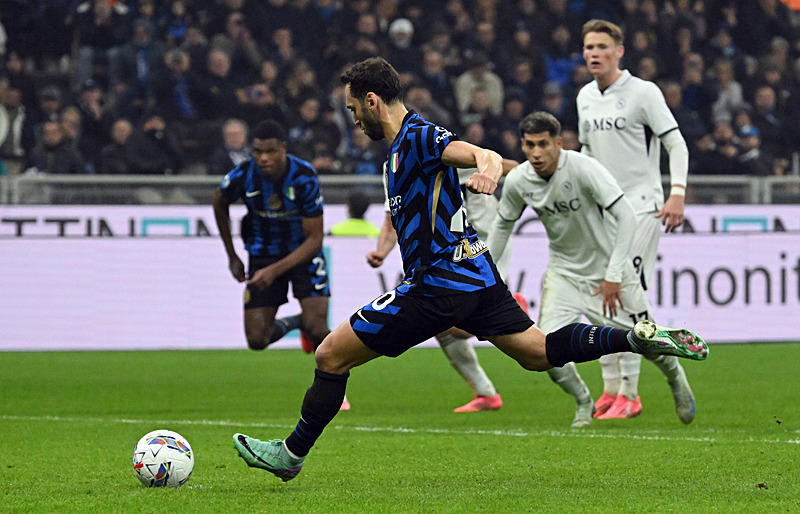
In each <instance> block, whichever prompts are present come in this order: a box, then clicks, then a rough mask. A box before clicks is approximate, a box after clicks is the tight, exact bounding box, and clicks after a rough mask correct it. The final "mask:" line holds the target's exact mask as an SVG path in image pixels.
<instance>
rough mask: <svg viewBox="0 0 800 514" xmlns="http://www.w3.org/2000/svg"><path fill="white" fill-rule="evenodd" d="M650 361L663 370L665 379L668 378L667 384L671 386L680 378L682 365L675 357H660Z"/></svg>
mask: <svg viewBox="0 0 800 514" xmlns="http://www.w3.org/2000/svg"><path fill="white" fill-rule="evenodd" d="M648 360H649V361H650V362H652V363H653V364H655V365H656V367H657V368H658V369H660V370H661V373H663V374H664V377H666V379H667V382H669V383H670V384H671V383H672V382H674V381H675V379H676V378H678V373H679V371H678V370H679V369H680V367H681V365H680V363H679V362H678V358H677V357H675V356H674V355H659V356H658V357H656V358H654V359H648Z"/></svg>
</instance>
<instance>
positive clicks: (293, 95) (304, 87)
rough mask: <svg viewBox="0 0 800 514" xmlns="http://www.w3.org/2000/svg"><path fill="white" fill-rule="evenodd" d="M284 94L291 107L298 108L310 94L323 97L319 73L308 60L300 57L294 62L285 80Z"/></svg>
mask: <svg viewBox="0 0 800 514" xmlns="http://www.w3.org/2000/svg"><path fill="white" fill-rule="evenodd" d="M283 96H284V100H285V101H286V104H287V106H288V107H289V108H290V109H296V108H297V107H298V106H299V105H300V104H301V103H302V102H303V100H305V99H306V98H308V97H309V96H315V97H317V98H321V97H322V89H321V88H320V87H319V85H318V84H317V74H316V73H315V72H314V68H312V67H311V66H310V65H309V63H308V61H306V60H304V59H298V60H297V61H295V62H294V63H292V66H291V67H290V68H289V71H288V74H287V76H286V80H284V82H283Z"/></svg>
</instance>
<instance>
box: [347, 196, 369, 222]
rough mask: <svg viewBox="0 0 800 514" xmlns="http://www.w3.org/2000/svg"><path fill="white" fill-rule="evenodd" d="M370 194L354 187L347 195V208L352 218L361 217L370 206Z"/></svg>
mask: <svg viewBox="0 0 800 514" xmlns="http://www.w3.org/2000/svg"><path fill="white" fill-rule="evenodd" d="M369 204H370V201H369V196H367V194H366V193H365V192H364V191H361V190H360V189H353V190H351V191H350V194H348V195H347V208H348V210H349V211H350V217H351V218H357V219H361V218H363V217H364V213H365V212H367V209H368V208H369Z"/></svg>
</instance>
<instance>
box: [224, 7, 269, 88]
mask: <svg viewBox="0 0 800 514" xmlns="http://www.w3.org/2000/svg"><path fill="white" fill-rule="evenodd" d="M211 48H216V49H219V50H222V51H223V52H225V53H226V54H228V55H229V56H230V59H231V69H232V70H233V73H234V76H235V78H234V81H236V82H248V81H252V80H254V79H255V78H256V77H257V76H258V73H259V71H260V67H261V62H262V61H263V60H264V57H263V55H262V53H261V49H260V48H259V46H258V42H257V41H256V40H255V38H253V36H252V35H251V33H250V29H248V28H247V24H246V22H245V18H244V14H242V13H241V12H240V11H233V12H231V13H230V14H228V19H227V22H226V23H225V32H221V33H219V34H215V35H214V36H213V37H212V38H211Z"/></svg>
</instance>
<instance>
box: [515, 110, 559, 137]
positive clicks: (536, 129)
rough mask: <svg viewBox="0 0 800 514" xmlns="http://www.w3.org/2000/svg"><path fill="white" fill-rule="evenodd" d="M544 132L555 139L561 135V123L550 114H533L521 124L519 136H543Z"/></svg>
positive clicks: (526, 117) (539, 112) (541, 112)
mask: <svg viewBox="0 0 800 514" xmlns="http://www.w3.org/2000/svg"><path fill="white" fill-rule="evenodd" d="M542 132H547V133H548V134H550V135H551V136H553V137H554V138H555V137H559V136H560V135H561V123H559V122H558V120H557V119H556V117H555V116H553V115H552V114H550V113H549V112H544V111H537V112H533V113H531V114H529V115H527V116H525V119H523V120H522V121H521V122H520V123H519V134H520V136H522V137H525V134H541V133H542Z"/></svg>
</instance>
